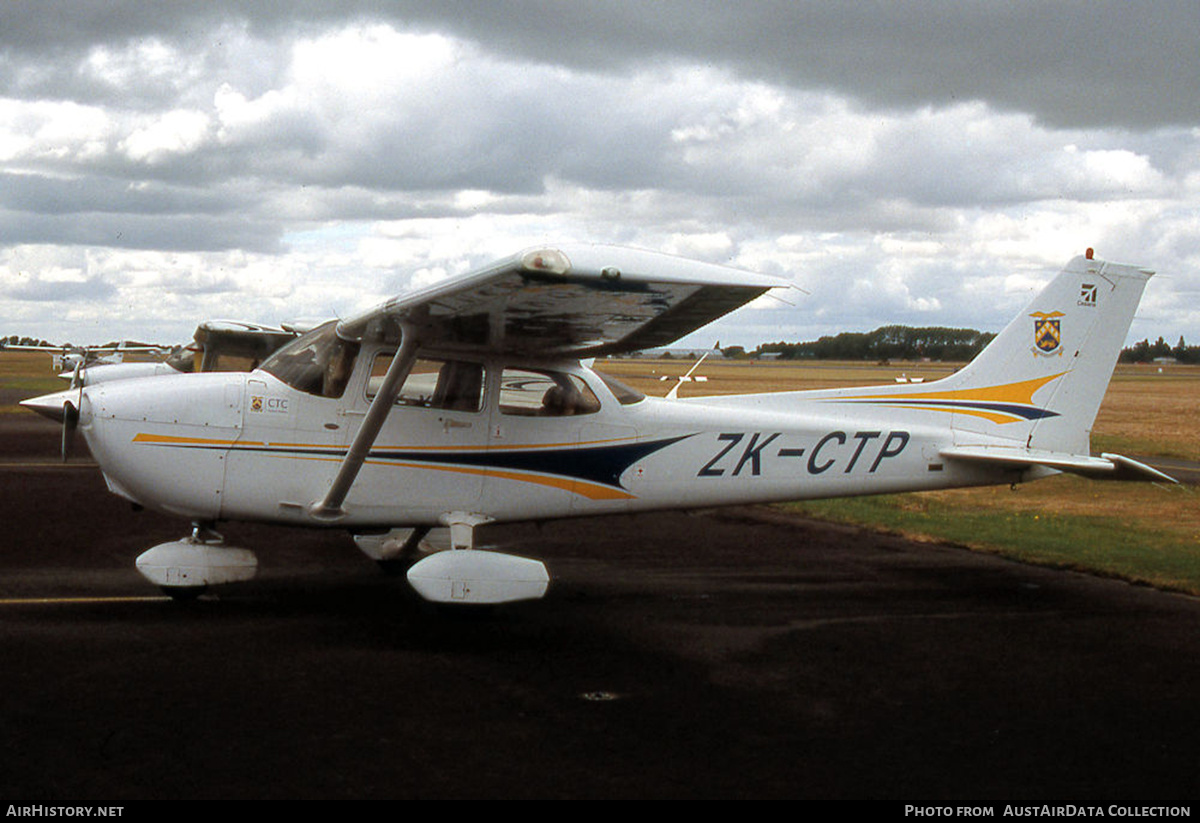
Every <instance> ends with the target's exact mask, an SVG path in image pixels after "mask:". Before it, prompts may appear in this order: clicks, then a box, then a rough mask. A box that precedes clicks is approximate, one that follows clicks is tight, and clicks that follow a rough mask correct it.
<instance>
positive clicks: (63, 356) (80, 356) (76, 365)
mask: <svg viewBox="0 0 1200 823" xmlns="http://www.w3.org/2000/svg"><path fill="white" fill-rule="evenodd" d="M3 350H4V351H44V352H46V353H47V354H49V355H50V360H51V363H52V364H53V366H54V370H55V371H56V372H59V373H61V374H62V375H63V376H64V377H67V378H70V377H71V375H72V374H75V373H78V372H79V371H80V370H81V369H86V368H88V367H90V366H101V365H104V366H110V365H118V364H120V363H124V362H125V355H126V354H153V355H161V354H162V353H163V347H162V346H145V345H141V344H137V343H133V344H131V343H126V342H120V343H117V344H116V345H112V346H71V345H64V346H30V345H18V344H16V343H13V344H9V345H5V346H4V347H3Z"/></svg>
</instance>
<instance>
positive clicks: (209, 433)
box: [25, 245, 1170, 603]
mask: <svg viewBox="0 0 1200 823" xmlns="http://www.w3.org/2000/svg"><path fill="white" fill-rule="evenodd" d="M1150 275H1151V273H1150V272H1148V271H1145V270H1142V269H1139V268H1136V267H1133V266H1124V265H1118V264H1113V263H1105V262H1101V261H1099V260H1094V259H1091V255H1090V253H1089V255H1088V256H1080V257H1077V258H1075V259H1073V260H1072V261H1071V262H1070V263H1068V264H1067V266H1066V268H1065V269H1064V270H1063V271H1062V273H1061V274H1059V275H1058V276H1057V277H1056V278H1055V279H1054V280H1053V281H1052V282H1051V283H1050V284H1049V285H1048V286H1047V287H1046V288H1045V289H1044V291H1042V293H1041V294H1040V295H1038V296H1037V297H1036V298H1035V299H1034V301H1033V303H1032V304H1031V305H1030V306H1029V307H1028V308H1027V309H1026V310H1025V311H1023V312H1022V313H1021V314H1019V315H1018V316H1017V317H1016V318H1015V319H1014V320H1013V321H1012V322H1011V323H1010V324H1009V325H1008V327H1007V328H1005V329H1004V330H1003V331H1002V332H1001V333H1000V334H999V335H998V336H997V337H996V338H995V339H994V340H993V342H992V343H991V344H990V345H989V346H988V348H987V349H985V350H984V351H983V352H982V353H981V354H980V355H979V357H977V358H976V359H975V360H974V361H973V362H972V363H970V364H969V365H968V366H967V367H966V368H964V369H962V370H961V371H959V372H957V373H956V374H954V375H952V376H950V377H947V378H945V379H943V380H939V381H936V382H930V383H924V384H919V385H913V384H895V383H893V384H889V385H886V386H880V387H875V388H851V389H840V390H819V391H803V392H784V393H775V394H752V395H740V396H720V397H702V398H682V399H672V400H668V399H658V398H650V397H645V396H644V395H642V394H641V393H639V392H637V391H634V390H632V389H630V388H628V387H626V386H623V385H622V384H620V383H619V382H617V381H615V380H612V379H611V378H609V377H607V376H605V375H604V374H602V373H601V372H598V371H594V370H593V369H591V368H590V367H588V366H586V365H585V364H584V362H583V361H584V360H585V359H586V358H591V357H594V356H596V355H603V354H613V353H619V352H624V351H632V350H640V349H645V348H650V347H655V346H661V345H664V344H666V343H669V342H672V341H674V340H676V339H678V338H680V337H682V336H684V335H686V334H688V333H689V332H691V331H693V330H695V329H698V328H701V327H702V326H704V325H706V324H707V323H709V322H711V321H713V320H715V319H717V318H719V317H721V316H722V315H724V314H726V313H727V312H730V311H732V310H734V309H736V308H738V307H739V306H742V305H744V304H746V303H748V302H749V301H751V300H754V299H755V298H757V297H759V296H760V295H762V294H764V293H766V292H768V291H770V290H772V289H776V288H781V287H785V286H788V285H789V284H788V283H787V282H786V281H783V280H779V279H776V278H772V277H766V276H762V275H758V274H752V273H748V272H742V271H737V270H733V269H729V268H725V267H721V266H715V265H710V264H705V263H697V262H692V261H687V260H682V259H680V258H676V257H669V256H666V255H661V254H655V253H651V252H644V251H635V250H630V249H622V248H614V247H606V246H590V245H564V246H557V247H553V248H542V249H535V250H531V251H526V252H522V253H520V254H517V255H514V256H512V257H509V258H506V259H504V260H501V261H499V262H498V263H496V264H494V265H491V266H488V267H486V268H483V269H480V270H478V271H476V272H473V273H470V274H467V275H465V276H463V277H460V278H456V279H452V280H447V281H445V282H443V283H441V284H438V285H436V286H433V287H431V288H427V289H424V290H421V291H416V292H413V293H411V294H405V295H401V296H399V297H397V298H395V299H393V300H390V301H388V302H386V303H384V304H382V305H380V306H378V307H376V308H374V309H372V310H370V311H367V312H364V313H362V314H361V315H358V316H355V317H351V318H347V319H344V320H341V321H330V322H329V323H326V324H324V325H322V326H319V327H317V328H315V329H313V330H312V331H310V332H309V333H307V334H305V335H303V336H301V337H298V338H297V339H296V340H294V341H292V342H291V343H289V344H288V345H286V346H284V347H283V348H281V349H280V350H279V351H277V352H276V353H275V354H274V355H272V356H271V357H270V358H269V359H268V360H267V361H266V362H264V363H263V365H262V367H261V368H259V369H257V370H255V371H253V372H250V373H202V374H190V375H178V376H174V377H164V378H160V379H156V380H145V381H142V380H125V381H119V382H111V383H101V384H99V385H95V386H89V387H84V388H82V389H80V390H79V391H78V392H62V393H58V394H54V395H47V396H45V397H40V398H35V399H33V400H29V401H26V402H25V405H27V406H30V407H32V408H34V409H39V410H43V411H53V410H55V409H57V410H58V411H59V413H62V412H63V411H64V409H67V408H69V409H70V415H71V416H73V417H75V418H76V419H77V421H78V428H79V430H80V431H82V432H83V434H84V436H85V437H86V438H87V442H88V445H89V447H90V448H91V451H92V454H93V455H94V456H95V458H96V460H97V461H98V463H99V464H100V467H101V470H102V471H103V473H104V477H105V479H106V481H107V483H108V487H109V489H110V490H111V491H113V492H114V493H116V494H117V495H120V496H121V497H124V498H126V499H128V500H130V501H133V502H134V503H136V504H138V505H141V506H145V507H147V508H152V509H155V510H158V511H162V512H167V513H169V514H172V515H175V516H178V517H182V518H187V519H190V520H191V521H192V523H193V530H192V534H191V535H190V536H188V537H185V538H183V539H181V540H177V541H173V542H170V543H164V544H161V545H159V546H156V547H154V548H152V549H150V550H149V551H147V552H145V553H144V554H142V555H141V556H140V557H139V558H138V561H137V565H138V568H139V570H140V571H141V572H142V573H143V575H145V576H146V577H147V578H148V579H149V580H151V581H152V582H154V583H156V584H158V585H159V586H161V587H163V588H164V589H165V590H167V591H169V592H170V593H172V594H173V595H176V596H187V595H192V594H195V593H197V592H199V591H202V590H203V588H204V587H205V586H207V585H210V584H218V583H225V582H233V581H238V580H245V579H248V578H249V577H251V576H253V574H254V573H255V569H256V560H255V557H254V555H253V553H251V552H249V551H248V550H245V549H240V548H234V547H230V546H227V545H225V543H224V541H223V540H222V538H221V537H220V535H219V534H218V533H217V532H216V530H215V529H216V526H217V524H218V523H220V522H221V521H230V520H246V521H260V522H269V523H278V524H285V525H302V526H311V527H324V528H339V529H344V530H347V531H349V532H350V533H352V534H353V535H355V536H356V538H357V540H358V542H359V545H360V547H361V548H363V550H364V551H366V552H368V553H369V554H370V555H371V556H372V557H375V558H376V559H379V560H381V561H384V562H386V563H388V564H390V565H395V564H407V563H408V562H409V561H411V560H413V559H415V558H416V556H417V554H418V551H417V550H418V547H419V546H420V545H422V543H423V542H424V543H426V545H427V544H428V541H426V540H425V538H427V537H429V536H430V535H431V532H432V531H433V530H438V531H439V532H441V534H442V535H448V542H447V547H446V550H443V551H436V552H434V553H432V554H429V555H428V556H426V557H424V559H421V560H419V561H418V562H415V563H413V564H412V565H411V567H410V568H409V569H408V572H407V576H408V580H409V582H410V583H411V584H412V585H413V586H414V588H416V589H417V591H418V592H419V593H420V594H421V595H422V596H423V597H425V598H427V599H430V600H433V601H435V602H442V603H500V602H508V601H513V600H522V599H535V598H538V597H541V596H542V595H543V594H544V593H545V592H546V590H547V586H548V584H549V573H548V571H547V569H546V568H545V566H544V564H542V563H541V562H540V561H538V560H536V559H533V558H527V557H519V556H515V555H509V554H505V553H500V552H497V551H484V550H480V549H479V548H477V547H476V539H475V538H476V531H477V529H478V528H479V527H480V526H482V525H484V524H487V523H491V522H501V521H521V520H546V519H553V518H563V517H576V516H585V515H601V514H610V513H629V512H645V511H655V510H663V509H673V508H697V507H707V506H720V505H729V504H743V503H751V502H771V501H783V500H795V499H803V498H816V497H836V496H845V495H864V494H877V493H890V492H904V491H918V490H925V489H940V488H951V487H958V486H976V485H986V484H1006V485H1007V484H1011V483H1015V482H1019V481H1025V480H1032V479H1036V478H1038V477H1042V476H1046V475H1050V474H1054V473H1057V472H1061V471H1069V472H1077V473H1080V474H1084V475H1088V476H1092V477H1097V478H1126V477H1128V478H1143V479H1154V480H1169V479H1170V478H1168V477H1166V476H1165V475H1163V474H1161V473H1159V472H1157V471H1156V470H1154V469H1152V468H1150V467H1148V466H1144V465H1142V464H1140V463H1138V462H1136V461H1133V460H1131V459H1129V458H1126V457H1122V456H1118V455H1109V454H1102V455H1099V456H1093V455H1092V454H1091V452H1090V445H1089V433H1090V430H1091V427H1092V422H1093V420H1094V418H1095V415H1096V412H1097V410H1098V408H1099V405H1100V401H1101V399H1102V398H1103V395H1104V391H1105V389H1106V386H1107V383H1108V380H1109V378H1110V377H1111V374H1112V370H1113V367H1114V365H1115V363H1116V359H1117V355H1118V353H1119V350H1120V347H1121V345H1122V343H1123V341H1124V338H1125V334H1126V331H1127V329H1128V327H1129V324H1130V322H1131V320H1132V318H1133V315H1134V312H1135V311H1136V309H1137V306H1138V303H1139V300H1140V298H1141V294H1142V292H1143V289H1144V287H1145V285H1146V283H1147V281H1148V279H1149V277H1150Z"/></svg>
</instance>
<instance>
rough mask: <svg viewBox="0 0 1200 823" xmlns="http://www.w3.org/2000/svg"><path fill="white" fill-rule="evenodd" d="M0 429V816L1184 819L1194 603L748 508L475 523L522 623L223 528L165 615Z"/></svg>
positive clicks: (296, 533) (96, 510) (66, 475)
mask: <svg viewBox="0 0 1200 823" xmlns="http://www.w3.org/2000/svg"><path fill="white" fill-rule="evenodd" d="M10 418H13V419H9V420H6V421H0V447H2V451H0V453H2V454H3V455H4V458H5V460H6V461H7V463H6V464H5V465H0V515H2V518H3V519H2V521H0V522H3V524H4V527H5V528H4V536H3V538H0V598H2V602H0V730H2V735H3V737H2V739H3V750H2V754H0V798H4V799H5V802H9V803H18V802H34V801H36V802H41V803H48V802H71V803H85V802H96V803H105V804H115V803H121V802H134V801H138V800H176V801H178V800H200V799H250V798H262V799H281V798H289V799H309V798H311V799H352V798H377V799H414V798H497V799H500V798H785V799H819V798H842V799H877V800H880V799H882V800H887V801H892V802H895V803H897V804H902V803H925V804H927V803H947V804H958V803H962V804H987V803H990V804H1004V803H1013V804H1020V803H1030V802H1036V803H1046V802H1056V801H1065V802H1069V803H1074V804H1099V803H1109V802H1134V801H1136V802H1137V803H1139V804H1143V803H1175V802H1188V801H1190V800H1191V799H1192V798H1193V797H1195V796H1196V795H1197V780H1198V775H1200V768H1198V767H1200V735H1198V734H1197V732H1198V731H1200V700H1198V695H1200V601H1197V600H1196V599H1194V598H1188V597H1183V596H1179V595H1174V594H1165V593H1161V592H1157V591H1154V590H1151V589H1148V588H1144V587H1137V586H1131V585H1127V584H1125V583H1121V582H1118V581H1113V580H1104V579H1099V578H1094V577H1089V576H1085V575H1080V574H1075V573H1068V572H1060V571H1054V570H1048V569H1040V568H1034V567H1028V566H1023V565H1020V564H1016V563H1012V562H1008V561H1005V560H1001V559H997V558H994V557H990V556H985V555H981V554H975V553H972V552H969V551H965V550H963V549H959V548H955V547H952V546H944V545H937V544H928V543H926V544H918V543H912V542H908V541H905V540H901V539H898V538H896V537H890V536H886V535H876V534H871V533H867V532H863V531H858V530H854V529H842V528H831V527H829V526H826V525H821V524H816V523H811V522H804V521H799V520H795V519H792V518H789V517H784V516H781V515H778V514H775V513H773V512H772V511H770V510H766V509H733V510H723V511H710V512H703V513H669V514H661V515H639V516H622V517H614V518H606V519H592V520H577V521H562V522H556V523H548V524H545V525H544V526H542V527H540V528H539V527H536V526H533V525H521V526H501V527H492V528H490V529H488V530H487V531H486V532H485V538H486V540H487V541H488V542H489V543H491V544H494V545H502V546H504V547H506V549H507V550H509V551H513V552H516V553H523V554H527V555H530V556H534V557H538V558H540V559H542V560H544V561H545V562H546V564H547V566H548V567H549V568H550V571H551V574H552V576H553V582H552V584H551V589H550V592H549V594H548V595H547V597H546V598H545V599H544V600H542V601H540V602H536V603H525V604H518V605H514V606H509V607H503V608H497V609H493V610H490V611H486V612H467V613H462V612H451V611H444V610H439V609H435V608H433V607H430V606H429V605H427V604H425V603H423V602H422V601H420V599H419V598H418V597H417V596H416V595H415V594H414V593H412V592H411V590H410V589H409V588H408V586H407V585H406V584H405V582H404V581H403V579H402V578H395V577H388V576H386V575H383V574H381V573H380V572H379V571H378V570H377V569H376V567H375V565H374V564H373V563H372V562H371V561H370V560H368V559H367V558H366V557H364V556H362V555H361V554H359V553H358V552H357V550H356V549H355V548H354V547H353V544H352V543H351V541H350V540H349V538H348V537H347V536H346V535H345V534H343V533H341V532H337V531H304V530H291V529H277V528H267V527H257V526H244V525H238V524H228V525H226V526H224V527H223V528H222V531H223V533H224V534H225V536H226V539H227V541H228V542H229V543H231V544H234V545H240V546H244V547H247V548H252V549H254V550H255V551H257V552H258V555H259V562H260V572H259V576H258V578H256V579H255V580H254V581H251V582H248V583H242V584H237V585H235V586H231V587H229V588H227V589H225V590H223V591H220V592H219V593H218V594H216V595H213V596H209V597H205V598H203V599H201V600H199V601H197V602H194V603H190V604H180V603H176V602H173V601H170V600H168V599H166V598H161V597H159V596H158V592H157V590H156V589H154V588H153V587H152V586H150V585H149V584H148V583H146V582H145V581H144V580H142V578H141V577H140V576H139V575H138V574H137V573H136V572H135V571H134V568H133V560H134V558H135V557H136V556H137V555H138V554H139V553H141V552H142V551H143V550H145V549H147V548H149V547H150V546H152V545H154V544H155V543H158V542H162V541H164V540H171V539H175V538H178V537H182V536H183V535H185V534H186V533H187V532H188V531H189V525H188V524H187V523H185V522H181V521H176V520H172V519H169V518H165V517H160V516H158V515H155V514H152V513H149V512H133V511H132V510H131V509H130V507H129V506H128V504H126V503H124V502H122V501H121V500H119V499H118V498H116V497H113V496H112V495H110V494H108V493H107V491H106V490H105V488H104V483H103V480H102V478H101V477H100V475H99V473H98V471H97V470H96V469H95V468H94V467H91V466H89V465H87V464H86V463H84V462H79V461H77V462H76V463H74V464H72V465H68V466H66V467H62V466H58V465H56V464H55V463H54V459H55V458H54V455H55V454H56V451H57V433H56V431H55V430H54V428H53V426H51V425H49V424H43V423H42V421H40V420H34V421H32V422H29V421H28V420H26V419H25V418H24V417H23V416H22V417H21V418H20V421H21V422H20V423H19V424H18V423H15V422H14V419H16V418H17V416H15V415H14V416H10Z"/></svg>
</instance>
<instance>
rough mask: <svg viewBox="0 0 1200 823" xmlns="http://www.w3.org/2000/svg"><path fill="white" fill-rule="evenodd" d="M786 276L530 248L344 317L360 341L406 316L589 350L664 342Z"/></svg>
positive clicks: (594, 250) (473, 347)
mask: <svg viewBox="0 0 1200 823" xmlns="http://www.w3.org/2000/svg"><path fill="white" fill-rule="evenodd" d="M789 285H790V284H789V283H788V282H787V281H784V280H781V279H779V278H775V277H769V276H765V275H760V274H754V273H751V272H745V271H740V270H738V269H732V268H728V267H725V266H718V265H714V264H711V263H700V262H696V261H692V260H686V259H683V258H679V257H673V256H670V255H665V254H659V253H655V252H648V251H640V250H636V249H627V248H621V247H616V246H595V245H564V246H556V247H554V248H539V249H530V250H527V251H524V252H521V253H518V254H516V255H513V256H512V257H508V258H506V259H504V260H501V261H499V262H497V263H495V264H493V265H491V266H488V267H486V268H483V269H480V270H478V271H475V272H471V273H469V274H466V275H463V276H462V277H458V278H454V279H452V280H448V281H446V282H444V283H440V284H438V285H436V286H433V287H431V288H427V289H423V290H419V291H415V292H413V293H411V294H406V295H401V296H399V297H396V298H394V299H392V300H390V301H388V302H386V303H384V304H382V305H380V306H377V307H376V308H374V309H372V310H370V311H368V312H365V313H363V314H361V315H358V316H356V317H352V318H349V319H347V320H344V321H342V322H341V323H340V324H339V325H338V334H339V335H340V336H342V337H344V338H347V339H351V340H358V339H362V338H364V337H371V336H375V335H380V334H386V333H387V331H386V329H387V327H388V326H392V325H400V324H403V325H405V326H407V327H409V328H413V329H415V330H417V333H418V336H419V337H420V339H421V341H422V344H423V345H425V346H437V347H439V348H445V349H456V350H466V351H476V352H492V353H513V354H542V355H556V356H572V357H592V356H596V355H605V354H616V353H619V352H627V351H636V350H639V349H646V348H653V347H657V346H664V345H667V344H669V343H671V342H673V341H675V340H678V339H679V338H681V337H683V336H684V335H687V334H689V333H691V332H692V331H695V330H696V329H699V328H701V327H702V326H705V325H707V324H708V323H711V322H712V321H714V320H716V319H717V318H719V317H722V316H723V315H725V314H728V313H729V312H731V311H733V310H734V309H737V308H739V307H740V306H743V305H745V304H746V303H748V302H750V301H751V300H753V299H755V298H756V297H758V296H760V295H762V294H763V293H765V292H766V291H768V290H770V289H772V288H779V287H786V286H789Z"/></svg>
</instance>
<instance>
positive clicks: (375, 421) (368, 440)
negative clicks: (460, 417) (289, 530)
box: [308, 324, 419, 520]
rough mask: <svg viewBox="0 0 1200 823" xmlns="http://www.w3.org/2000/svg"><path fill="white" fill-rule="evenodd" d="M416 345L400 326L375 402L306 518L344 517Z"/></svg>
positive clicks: (405, 326) (412, 332)
mask: <svg viewBox="0 0 1200 823" xmlns="http://www.w3.org/2000/svg"><path fill="white" fill-rule="evenodd" d="M418 342H419V341H418V340H417V335H416V332H415V330H414V329H413V328H412V327H411V326H409V325H408V324H401V327H400V349H399V350H398V351H397V352H396V356H395V357H393V358H392V363H391V365H390V366H388V370H387V374H385V375H384V377H383V383H382V384H381V385H380V387H379V391H378V393H376V395H375V399H374V400H373V401H372V402H371V408H370V409H368V410H367V414H366V416H365V417H364V418H363V422H362V425H361V426H360V427H359V429H358V433H357V434H355V435H354V442H353V443H351V444H350V450H349V451H347V452H346V459H345V460H343V461H342V465H341V466H340V467H338V473H337V476H336V477H334V478H333V483H332V485H330V487H329V491H328V492H326V493H325V497H324V498H322V499H321V500H315V501H313V502H312V503H310V504H309V506H308V514H309V516H310V517H312V518H314V519H316V520H337V519H338V518H340V517H342V516H343V515H345V513H346V512H345V510H344V509H343V508H342V503H344V502H345V500H346V495H347V494H349V493H350V487H351V486H353V485H354V479H355V478H356V477H358V470H359V469H361V468H362V464H363V461H364V460H366V459H367V454H368V453H369V452H370V451H371V447H372V446H374V445H375V438H377V437H378V436H379V430H380V429H382V428H383V423H384V421H385V420H387V416H388V413H389V412H391V410H392V404H393V403H395V402H396V397H397V396H398V395H399V394H400V387H401V386H403V385H404V379H405V378H406V377H408V373H409V371H411V370H412V366H413V363H414V362H415V361H416V359H417V345H418Z"/></svg>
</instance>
